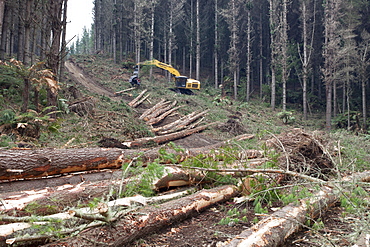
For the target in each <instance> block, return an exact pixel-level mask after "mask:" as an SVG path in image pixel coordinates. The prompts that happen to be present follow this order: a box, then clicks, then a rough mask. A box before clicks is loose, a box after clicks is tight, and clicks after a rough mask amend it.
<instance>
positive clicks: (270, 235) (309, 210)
mask: <svg viewBox="0 0 370 247" xmlns="http://www.w3.org/2000/svg"><path fill="white" fill-rule="evenodd" d="M369 179H370V171H365V172H362V173H358V174H353V175H352V176H349V177H345V178H343V179H342V182H349V181H350V183H343V184H341V185H338V184H336V183H335V182H334V183H332V182H330V181H329V182H327V185H329V186H331V187H328V186H324V187H322V190H321V191H318V192H317V193H316V194H315V195H314V196H313V197H310V198H307V199H303V200H301V201H300V204H299V205H298V206H297V205H294V204H289V205H287V206H285V207H284V208H282V209H281V210H279V211H277V212H275V213H273V214H272V215H271V216H269V217H267V218H265V219H264V220H262V221H260V222H258V223H257V224H256V225H254V226H252V227H251V228H249V229H247V230H245V231H243V232H241V233H240V234H239V235H238V236H236V237H235V238H233V239H231V240H229V241H228V242H226V243H224V244H223V245H222V246H224V247H237V246H238V247H241V246H258V247H276V246H280V245H281V244H283V243H284V241H285V239H286V238H288V237H289V236H290V235H291V234H293V233H294V232H296V231H298V230H299V229H300V228H301V227H302V226H304V224H305V222H306V221H307V220H308V219H316V218H317V217H318V216H320V215H321V214H323V213H324V212H325V210H326V209H327V208H328V207H331V206H332V205H334V204H335V202H336V201H337V200H338V198H339V196H340V195H341V194H342V193H343V190H346V189H348V187H351V186H354V184H356V183H357V182H359V181H362V182H365V181H369ZM219 246H221V245H219Z"/></svg>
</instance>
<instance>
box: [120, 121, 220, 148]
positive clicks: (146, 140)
mask: <svg viewBox="0 0 370 247" xmlns="http://www.w3.org/2000/svg"><path fill="white" fill-rule="evenodd" d="M213 124H215V123H210V124H206V125H202V126H198V127H196V128H194V129H187V130H183V131H179V132H176V133H171V134H168V135H163V136H154V137H144V138H140V139H136V140H133V141H126V142H123V143H122V144H123V145H125V146H126V147H128V148H135V147H136V148H137V147H142V146H145V145H147V144H150V143H157V144H163V143H166V142H170V141H174V140H177V139H180V138H183V137H185V136H189V135H191V134H194V133H196V132H200V131H202V130H205V129H206V128H207V127H209V126H211V125H213Z"/></svg>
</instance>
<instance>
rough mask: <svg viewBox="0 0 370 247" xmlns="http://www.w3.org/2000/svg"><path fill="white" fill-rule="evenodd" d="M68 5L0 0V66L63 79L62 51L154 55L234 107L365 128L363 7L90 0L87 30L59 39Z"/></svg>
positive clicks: (327, 2) (368, 31)
mask: <svg viewBox="0 0 370 247" xmlns="http://www.w3.org/2000/svg"><path fill="white" fill-rule="evenodd" d="M70 1H73V0H70ZM68 2H69V1H67V0H53V1H51V0H26V1H25V0H0V31H1V33H0V37H1V38H0V59H1V60H7V59H10V58H15V59H17V60H18V61H21V62H22V63H24V64H25V65H32V64H35V63H37V62H39V61H44V62H45V66H46V67H47V68H49V69H51V70H52V71H53V72H54V73H55V74H56V75H60V73H62V71H63V68H62V67H63V66H61V65H62V64H63V60H64V59H66V57H67V56H68V55H69V54H100V53H101V54H104V55H107V56H110V57H111V58H112V59H113V60H114V61H115V62H116V63H123V62H124V61H132V62H134V63H138V62H142V61H145V60H151V59H153V58H155V59H158V60H160V61H162V62H164V63H167V64H171V65H172V66H174V67H175V68H177V69H178V70H180V71H181V73H182V74H186V75H187V76H189V77H190V78H195V79H197V80H199V81H201V82H202V88H207V87H214V88H217V89H219V90H220V91H222V93H223V95H224V96H226V97H230V98H233V99H234V100H238V101H245V102H248V101H250V100H251V99H259V100H261V101H263V102H266V103H268V104H269V105H270V107H271V108H272V109H275V108H281V109H282V110H283V111H290V110H296V111H299V112H302V116H303V118H304V119H307V118H310V116H312V115H315V114H317V113H319V114H321V116H322V117H325V119H326V128H327V129H328V130H330V128H331V126H332V121H333V119H334V118H336V117H338V116H342V117H343V118H347V119H348V121H347V123H346V125H348V126H343V127H345V128H350V127H353V124H351V122H352V121H355V122H356V124H357V125H356V128H358V130H361V131H366V129H367V122H368V119H367V114H368V105H369V103H368V101H369V100H368V98H369V97H370V93H369V85H368V84H369V83H368V82H369V76H368V75H369V69H370V68H369V58H370V56H369V52H368V50H369V49H368V48H369V44H370V20H369V18H370V1H367V0H346V1H344V0H296V1H289V0H258V1H257V0H228V1H226V0H202V1H200V0H177V1H171V0H95V1H94V8H93V9H92V10H91V11H93V15H94V22H93V24H92V26H91V27H86V29H85V30H84V33H83V35H82V37H75V38H74V39H73V40H66V38H65V37H66V36H65V33H66V22H67V17H68ZM51 94H52V92H51ZM51 98H52V95H51Z"/></svg>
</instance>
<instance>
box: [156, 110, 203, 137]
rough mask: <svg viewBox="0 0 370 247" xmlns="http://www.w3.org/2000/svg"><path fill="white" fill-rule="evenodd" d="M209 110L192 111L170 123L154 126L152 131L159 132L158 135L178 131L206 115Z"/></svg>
mask: <svg viewBox="0 0 370 247" xmlns="http://www.w3.org/2000/svg"><path fill="white" fill-rule="evenodd" d="M207 112H208V110H205V111H202V112H200V113H196V112H193V113H190V114H189V115H187V116H185V117H182V118H180V119H178V120H176V121H174V122H172V123H169V124H167V125H164V126H161V127H158V128H153V129H152V132H154V133H157V134H158V135H166V134H170V133H173V132H176V131H180V130H183V129H185V128H186V126H187V125H189V124H190V123H192V122H194V121H195V120H197V119H198V118H200V117H202V116H204V115H205V114H206V113H207Z"/></svg>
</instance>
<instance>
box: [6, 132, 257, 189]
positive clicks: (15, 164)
mask: <svg viewBox="0 0 370 247" xmlns="http://www.w3.org/2000/svg"><path fill="white" fill-rule="evenodd" d="M207 126H208V125H205V126H200V127H198V128H195V129H192V130H189V131H186V132H182V133H174V134H173V135H170V136H159V137H154V139H151V138H144V139H139V140H136V141H132V142H127V144H126V145H128V146H130V147H137V146H142V145H144V144H146V143H147V142H150V141H156V142H157V143H159V144H160V143H162V142H166V141H169V140H173V139H174V138H180V137H184V136H185V135H189V134H192V133H193V132H194V133H195V132H197V131H200V130H202V129H204V128H206V127H207ZM223 145H229V144H228V142H227V141H225V142H220V143H219V144H218V145H209V146H205V147H202V148H190V149H184V150H183V152H179V151H175V150H173V149H167V150H166V152H168V153H171V154H176V157H177V159H178V160H177V161H176V162H177V163H179V162H182V161H183V160H185V159H187V158H189V157H191V156H196V155H198V154H203V155H206V154H207V153H210V151H211V150H212V149H215V148H219V147H220V146H223ZM247 151H248V150H247ZM247 151H245V152H247ZM256 152H258V156H259V157H260V155H262V152H261V151H256ZM243 153H244V152H243ZM254 153H255V152H252V153H251V154H249V155H248V154H247V155H246V157H244V156H245V155H242V156H243V157H239V158H241V159H244V158H254V156H251V155H254ZM158 155H159V154H158V148H153V149H150V150H145V149H140V150H134V149H132V150H130V149H120V148H79V149H38V150H23V149H11V150H3V151H0V182H4V181H14V180H17V179H31V178H41V177H44V178H45V177H48V176H53V175H61V174H69V173H75V172H81V171H91V170H102V169H115V168H121V166H122V163H126V162H130V161H131V160H132V158H134V157H139V156H140V158H141V159H142V161H143V162H149V161H153V160H155V159H156V158H158ZM2 191H3V186H2V185H1V184H0V193H2Z"/></svg>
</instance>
